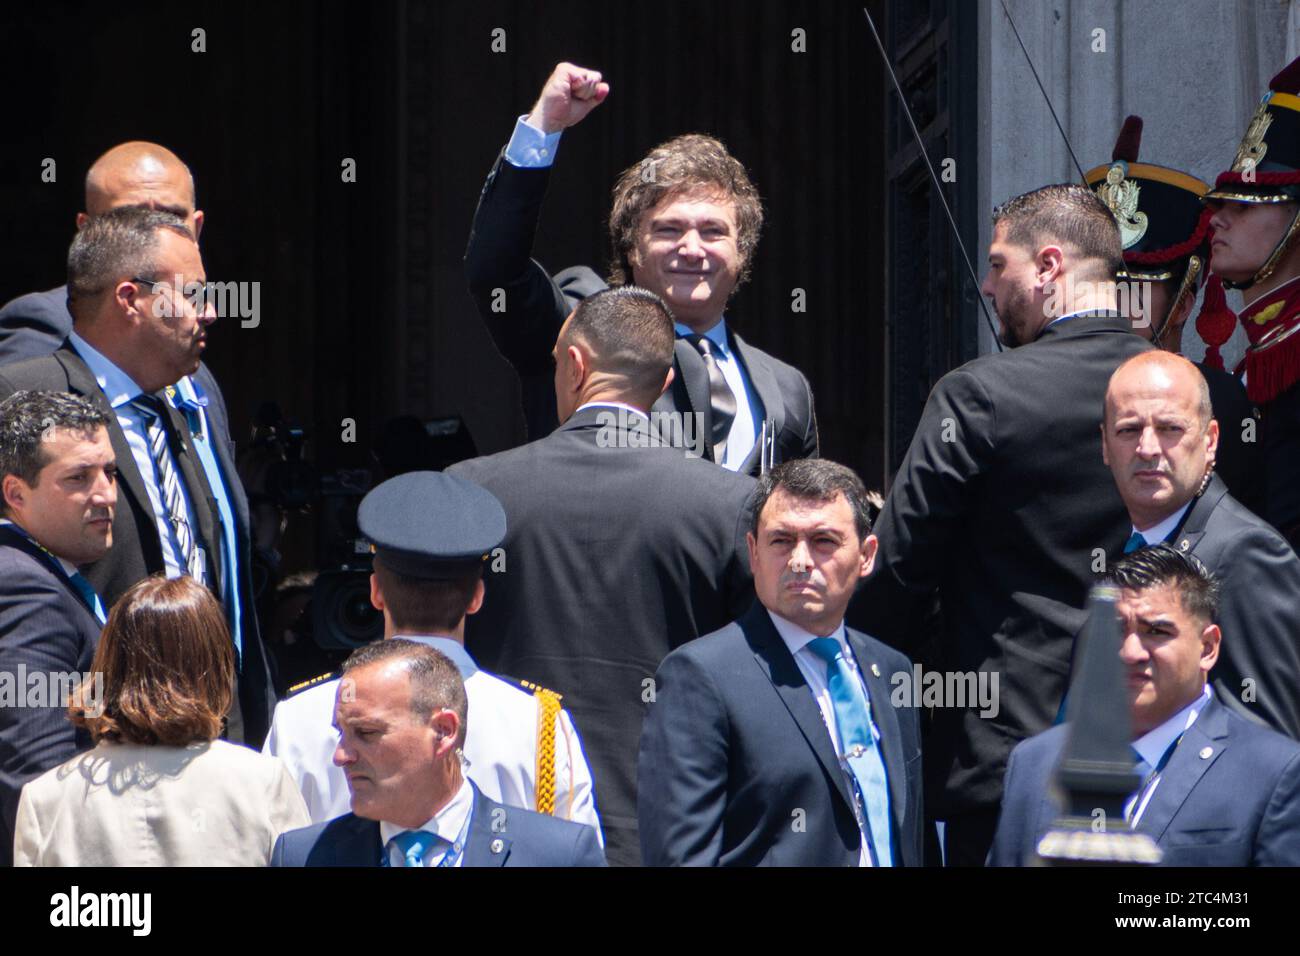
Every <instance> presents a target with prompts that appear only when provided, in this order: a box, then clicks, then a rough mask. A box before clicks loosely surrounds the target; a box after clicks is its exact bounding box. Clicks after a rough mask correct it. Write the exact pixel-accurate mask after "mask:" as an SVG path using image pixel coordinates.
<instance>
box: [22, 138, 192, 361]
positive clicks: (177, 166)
mask: <svg viewBox="0 0 1300 956" xmlns="http://www.w3.org/2000/svg"><path fill="white" fill-rule="evenodd" d="M195 205H196V203H195V194H194V177H193V176H192V175H191V174H190V171H189V168H188V167H187V166H186V165H185V164H184V163H183V162H181V160H180V157H178V156H177V155H176V154H175V153H173V152H172V151H171V150H169V149H168V148H167V147H165V146H160V145H158V144H157V143H144V142H139V141H132V142H128V143H120V144H119V145H117V146H114V147H113V148H112V149H110V150H108V152H106V153H104V155H102V156H100V157H99V158H98V159H97V160H95V162H94V163H93V164H92V165H91V167H90V169H89V170H88V171H87V173H86V193H85V208H84V211H82V212H79V213H77V228H78V229H80V228H81V227H82V226H84V225H85V224H86V222H87V220H89V219H90V217H91V216H98V215H102V214H103V213H106V212H108V211H109V210H110V209H117V208H120V207H122V206H138V207H140V208H142V209H157V210H160V211H163V212H170V213H172V214H173V215H176V216H180V217H181V218H182V219H184V220H185V225H186V226H187V227H188V228H189V230H190V232H191V233H193V235H194V238H195V240H196V241H197V240H198V238H199V235H200V233H202V231H203V222H204V214H203V210H202V209H196V208H195ZM71 331H72V313H71V312H69V311H68V287H67V286H59V287H58V288H57V289H49V290H47V291H44V292H29V293H27V294H26V295H21V296H19V297H18V298H16V299H12V300H10V301H9V302H7V303H5V305H4V307H3V308H0V365H9V364H12V363H14V362H21V361H22V360H24V359H29V358H40V357H41V356H43V355H49V354H51V353H52V352H54V351H55V350H56V349H58V347H59V346H60V345H62V344H63V342H64V340H65V339H66V338H67V337H68V334H69V333H70V332H71Z"/></svg>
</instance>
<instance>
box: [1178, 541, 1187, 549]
mask: <svg viewBox="0 0 1300 956" xmlns="http://www.w3.org/2000/svg"><path fill="white" fill-rule="evenodd" d="M1178 550H1179V551H1186V550H1187V539H1186V538H1183V540H1182V541H1179V542H1178Z"/></svg>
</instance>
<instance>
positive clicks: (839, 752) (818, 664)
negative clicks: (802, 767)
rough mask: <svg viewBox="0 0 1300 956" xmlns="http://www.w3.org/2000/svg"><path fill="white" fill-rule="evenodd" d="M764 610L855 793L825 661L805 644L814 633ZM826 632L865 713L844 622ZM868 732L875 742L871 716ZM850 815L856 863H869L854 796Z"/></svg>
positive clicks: (864, 823) (863, 823)
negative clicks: (859, 839)
mask: <svg viewBox="0 0 1300 956" xmlns="http://www.w3.org/2000/svg"><path fill="white" fill-rule="evenodd" d="M767 613H768V616H769V617H771V618H772V623H773V624H774V625H776V631H777V633H778V634H780V635H781V640H783V641H785V646H786V647H787V648H789V650H790V655H791V656H792V657H793V658H794V662H795V664H796V665H797V666H798V667H799V673H801V674H803V679H804V680H805V681H807V683H808V689H809V690H810V691H811V692H812V695H813V700H815V701H817V708H818V709H819V710H820V711H821V712H822V721H823V722H824V723H825V724H826V732H827V733H828V734H830V738H831V747H832V748H833V749H834V750H835V756H837V757H839V758H840V771H841V772H842V773H843V774H844V780H845V783H847V784H848V788H849V793H851V794H853V793H857V789H856V788H857V782H856V780H855V779H854V777H853V771H852V770H850V769H849V765H848V762H847V761H846V760H845V758H844V751H843V749H842V748H841V747H840V734H839V727H838V725H837V724H836V723H835V704H834V702H833V701H832V700H831V689H830V685H829V684H828V683H827V681H826V661H825V660H823V659H822V658H820V657H818V656H817V653H816V652H815V651H813V650H812V649H811V648H809V647H808V645H809V644H810V643H811V642H812V641H813V640H815V639H816V637H817V635H816V634H810V633H809V632H808V631H805V630H804V629H803V628H801V627H800V626H799V625H798V624H794V623H792V622H790V621H787V620H786V619H785V618H783V617H781V616H780V615H778V614H773V613H772V612H771V611H768V612H767ZM827 636H829V637H833V638H835V640H837V641H839V644H840V653H841V654H843V655H844V660H846V661H847V662H848V665H849V670H850V671H851V672H852V674H853V679H854V680H855V681H857V682H858V687H860V688H861V689H862V696H863V697H865V698H866V700H867V709H868V713H869V712H870V709H871V694H870V693H868V692H867V685H866V684H865V683H863V680H862V675H861V674H860V673H859V672H858V662H857V660H855V659H854V657H853V649H852V648H850V647H849V642H848V639H847V637H846V636H845V633H844V622H843V621H841V622H840V626H839V627H838V628H836V629H835V633H833V634H830V635H827ZM871 736H872V737H873V738H874V739H875V741H876V743H877V744H879V743H880V730H879V728H877V727H876V720H875V718H874V717H872V718H871ZM853 816H854V817H855V818H856V819H857V821H858V831H859V833H860V834H861V836H862V843H861V847H860V849H859V852H858V866H871V848H870V846H869V845H868V842H867V816H866V814H865V813H864V812H863V810H862V807H860V806H858V801H857V800H854V801H853Z"/></svg>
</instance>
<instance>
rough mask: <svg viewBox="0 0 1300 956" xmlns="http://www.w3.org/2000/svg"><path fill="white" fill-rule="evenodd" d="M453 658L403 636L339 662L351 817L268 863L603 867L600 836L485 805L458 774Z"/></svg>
mask: <svg viewBox="0 0 1300 956" xmlns="http://www.w3.org/2000/svg"><path fill="white" fill-rule="evenodd" d="M467 701H468V699H467V698H466V696H465V685H464V682H463V681H462V679H461V676H460V671H459V670H458V669H457V667H456V665H455V664H454V663H452V661H451V660H450V659H449V658H447V657H446V656H445V655H443V654H442V653H440V652H439V651H436V650H434V649H433V648H432V647H428V646H427V645H424V644H420V643H417V642H415V641H407V640H403V639H402V638H400V637H394V638H390V639H388V640H384V641H377V642H376V643H374V644H370V645H368V646H366V647H363V648H361V649H360V650H357V651H354V652H353V653H352V655H351V656H350V657H349V658H348V659H347V661H346V662H345V663H344V665H343V679H342V680H341V681H340V682H339V690H338V698H337V704H336V706H335V711H334V725H335V726H336V727H337V728H338V731H339V743H338V747H337V749H336V750H335V752H334V762H335V763H336V764H337V765H338V766H340V767H342V768H343V769H344V770H345V771H346V772H347V775H348V787H349V788H350V790H351V791H352V812H351V813H347V814H344V815H343V816H341V817H337V818H336V819H334V820H330V821H329V822H327V823H318V824H315V825H314V826H310V827H304V828H303V829H300V830H290V831H289V832H288V833H285V834H284V835H283V836H281V837H280V838H279V839H278V840H277V841H276V844H275V849H274V850H273V851H272V854H271V865H272V866H397V867H439V868H442V867H498V866H604V865H605V858H604V855H603V854H602V853H601V850H600V844H599V842H598V841H597V838H596V831H595V829H593V828H592V827H589V826H584V825H582V824H580V823H570V822H569V821H567V820H558V819H556V818H554V817H549V816H546V815H545V814H541V813H535V812H533V811H531V810H523V809H520V808H518V807H506V806H504V805H502V804H500V803H497V802H495V801H494V800H489V799H488V798H487V797H485V796H484V795H483V794H482V792H481V791H480V790H479V789H478V787H476V786H475V785H474V784H473V783H472V782H471V781H470V780H469V778H467V777H466V776H465V774H464V768H463V766H462V764H463V760H462V756H461V747H462V746H463V745H464V742H465V730H466V727H467V726H468V719H469V714H468V703H467Z"/></svg>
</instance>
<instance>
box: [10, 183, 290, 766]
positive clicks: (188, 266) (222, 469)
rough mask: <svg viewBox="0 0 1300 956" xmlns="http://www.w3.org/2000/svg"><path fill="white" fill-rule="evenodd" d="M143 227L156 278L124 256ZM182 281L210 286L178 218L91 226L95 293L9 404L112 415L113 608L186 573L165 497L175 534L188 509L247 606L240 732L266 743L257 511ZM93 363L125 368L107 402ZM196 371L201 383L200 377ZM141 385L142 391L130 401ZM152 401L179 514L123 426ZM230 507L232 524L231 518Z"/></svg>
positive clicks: (81, 261)
mask: <svg viewBox="0 0 1300 956" xmlns="http://www.w3.org/2000/svg"><path fill="white" fill-rule="evenodd" d="M133 230H144V232H145V233H146V234H154V235H156V237H157V241H158V246H157V250H156V255H155V258H154V261H152V262H151V263H148V265H151V266H153V267H154V270H153V272H151V274H150V275H148V276H138V275H136V273H137V272H138V271H139V268H140V264H139V263H136V264H134V265H132V263H131V262H130V260H129V257H124V256H123V255H121V254H120V251H119V252H115V251H114V250H120V246H119V239H116V238H114V236H115V235H117V234H121V233H126V232H131V231H133ZM91 247H94V249H92V248H91ZM92 251H93V252H95V254H94V255H91V252H92ZM105 262H107V263H108V266H107V267H105V266H104V265H103V263H105ZM114 267H116V268H117V269H118V271H117V272H116V273H114V274H112V275H98V274H97V272H99V271H103V269H104V268H108V269H109V271H110V272H112V271H113V268H114ZM122 270H125V271H122ZM177 274H180V275H183V276H187V277H188V278H187V279H186V283H187V284H188V283H198V282H199V280H201V279H202V277H203V276H202V260H201V259H200V257H199V255H198V249H197V246H195V244H194V242H193V240H192V239H191V238H189V234H188V232H187V228H186V226H185V224H184V222H183V221H182V220H180V219H179V218H178V217H175V216H172V215H170V214H168V213H163V212H152V211H148V210H141V209H137V208H119V209H117V210H114V211H113V212H110V213H107V214H105V215H104V216H100V217H96V218H95V219H94V220H91V222H90V224H88V225H87V226H85V227H84V228H83V229H82V231H81V232H79V233H78V236H77V238H76V239H75V240H74V242H73V247H72V250H71V251H70V254H69V277H70V286H71V287H72V288H73V289H74V292H75V291H76V290H78V289H82V287H83V286H84V289H83V290H82V292H81V293H80V295H79V297H78V298H76V299H75V300H74V301H75V305H74V307H75V309H76V321H75V323H74V335H73V337H72V338H70V339H69V340H68V341H66V342H64V343H63V344H62V345H61V346H60V348H59V349H58V350H57V351H56V352H54V353H53V354H51V355H46V356H43V357H41V358H35V359H29V360H26V361H23V362H19V363H17V364H15V365H8V366H5V367H4V368H3V369H0V395H7V394H10V393H12V392H14V391H17V390H19V389H50V390H56V391H68V392H72V393H73V394H76V395H82V396H84V397H86V398H88V399H89V400H90V401H92V402H93V403H94V404H95V405H97V406H98V407H99V408H101V409H103V410H104V411H105V412H108V413H110V415H111V418H112V420H111V421H110V423H109V429H108V431H109V437H110V439H111V441H112V443H113V449H114V451H115V453H116V455H117V461H118V468H119V477H120V486H121V491H122V499H123V500H122V506H121V507H119V508H118V509H117V513H116V516H115V518H114V540H115V542H116V546H115V547H114V548H113V550H112V551H111V552H110V553H109V554H108V555H107V556H106V557H105V558H104V559H103V560H100V561H97V562H95V563H94V564H93V565H92V566H90V567H88V568H87V570H86V576H87V577H88V578H89V579H90V581H91V583H92V584H94V586H95V588H96V590H97V591H98V592H99V593H100V594H101V596H102V597H103V599H104V601H105V603H107V604H109V605H111V604H112V603H113V602H114V601H116V599H117V598H118V597H119V596H120V595H121V594H122V593H123V592H124V591H125V590H126V589H127V588H128V587H130V586H131V585H132V584H134V583H135V582H136V581H139V580H140V579H141V578H143V577H145V576H147V575H149V574H153V573H157V572H159V571H165V570H169V568H171V570H173V572H174V571H175V568H174V567H172V566H171V565H169V563H168V560H167V557H166V553H165V546H164V542H163V537H162V533H161V531H160V527H159V519H158V511H157V510H156V509H155V505H154V500H153V497H156V498H157V502H158V508H161V509H163V513H164V514H172V517H171V519H170V523H169V526H168V527H169V532H173V529H176V528H177V518H176V515H175V514H174V513H173V511H175V512H184V513H185V515H184V518H185V520H184V524H185V526H186V528H188V529H189V535H190V539H191V541H192V542H193V543H194V545H195V548H196V550H195V551H194V552H193V556H194V558H193V560H194V562H195V564H196V566H198V567H201V568H202V571H203V574H204V580H205V581H206V583H208V584H209V586H210V587H212V589H213V591H214V593H216V594H217V596H218V598H219V599H220V600H222V602H223V604H224V605H225V607H226V609H227V613H228V616H230V617H231V618H232V619H233V616H234V613H235V610H236V609H238V613H239V622H240V640H241V650H240V662H239V676H238V683H239V700H238V705H237V707H236V710H235V711H234V712H232V716H231V721H230V728H229V734H230V736H231V737H232V739H236V740H241V741H243V742H247V743H250V744H260V741H261V740H262V738H263V737H264V736H265V735H266V731H267V728H268V726H269V721H270V711H271V707H272V706H273V704H274V696H273V693H272V690H271V682H270V675H269V672H268V669H267V660H266V655H265V651H264V649H263V646H262V640H261V635H260V632H259V629H258V625H257V619H256V614H255V611H254V604H253V598H252V577H251V565H250V559H249V554H250V550H249V549H250V545H249V540H250V539H249V524H248V502H247V498H246V497H245V495H244V491H243V488H242V486H241V485H240V482H239V479H238V476H237V473H236V471H235V462H234V445H233V443H232V442H231V440H230V432H229V424H228V420H227V417H226V409H225V403H224V401H223V400H222V397H221V392H220V389H219V388H218V387H217V384H216V382H215V380H214V379H213V378H212V376H211V373H210V372H208V370H207V369H206V368H202V367H200V362H199V355H200V354H201V352H202V350H203V348H204V347H205V344H206V328H207V326H208V325H209V324H210V323H211V322H212V321H213V319H214V318H215V313H214V312H213V311H212V308H211V305H210V304H208V305H205V306H204V308H203V309H202V310H199V309H197V308H196V307H195V305H194V304H193V303H191V302H189V300H188V299H186V298H184V296H183V295H182V294H181V292H182V291H184V290H178V289H176V288H174V285H175V279H174V276H175V275H177ZM159 277H162V281H159V282H156V283H152V285H151V284H150V282H146V281H143V280H154V279H156V278H159ZM196 287H197V286H196ZM95 353H98V354H95ZM110 354H111V355H112V356H113V358H110V357H109V356H110ZM91 358H93V360H94V361H95V362H96V363H97V364H98V365H99V366H101V367H103V368H110V367H113V368H115V369H116V372H115V374H116V375H120V376H121V379H120V380H119V381H117V382H116V383H115V384H114V385H112V386H110V387H112V388H113V395H112V396H109V395H106V394H105V393H104V390H103V388H101V386H100V383H99V381H97V379H96V373H95V372H93V371H92V369H91V367H90V365H89V364H88V363H89V361H90V360H91ZM126 366H130V367H131V370H130V371H127V370H126ZM190 375H192V376H193V377H192V379H187V378H186V377H187V376H190ZM172 386H175V388H172ZM128 387H134V388H135V392H133V393H132V394H131V395H128V394H126V392H125V391H119V388H121V389H126V388H128ZM140 395H145V396H150V395H152V401H153V403H154V404H153V407H154V409H155V414H156V415H157V422H158V427H159V428H160V429H161V431H162V433H163V435H164V436H165V445H166V452H167V453H168V455H169V456H170V457H169V460H170V462H171V463H172V465H173V469H174V474H175V475H176V479H177V484H178V486H179V487H180V488H181V489H182V491H183V496H182V498H181V500H180V501H179V503H178V504H177V507H176V508H175V509H173V508H172V507H170V504H169V501H168V500H167V493H166V490H165V487H164V485H165V484H166V483H165V482H164V483H163V484H160V483H159V481H158V478H157V477H156V475H157V471H156V470H155V466H154V463H153V462H152V461H151V462H150V465H149V468H148V469H147V470H142V468H141V466H140V465H139V464H138V461H137V457H136V453H135V452H134V451H133V449H132V446H131V444H130V442H129V440H128V436H127V433H126V431H125V429H124V428H123V426H122V424H121V421H120V416H121V415H123V414H125V413H126V412H127V411H128V410H129V409H130V407H131V404H130V402H128V401H127V399H132V398H133V397H137V396H140ZM141 427H142V428H143V426H141ZM141 434H142V435H143V434H144V432H143V431H141ZM142 442H143V439H142ZM200 443H204V444H200ZM140 448H141V449H143V450H142V451H141V452H140V453H141V454H142V455H148V456H150V457H151V458H152V457H153V455H154V450H153V449H150V448H148V447H146V446H145V445H144V444H141V446H140ZM158 451H162V449H158ZM205 455H210V458H209V461H210V462H211V465H212V469H211V470H212V472H213V474H214V475H215V474H217V473H218V472H219V475H220V478H221V482H222V487H221V488H220V489H218V490H214V489H213V487H212V483H211V482H210V481H209V478H208V472H209V467H208V465H207V464H205V461H204V456H205ZM223 498H224V502H223ZM226 510H228V513H229V517H230V522H229V524H227V522H226V521H225V520H224V517H223V514H224V512H225V511H226ZM231 525H233V528H232V527H230V526H231ZM174 533H175V534H176V535H179V533H180V532H179V530H176V531H174ZM169 538H170V540H169V542H168V544H167V545H166V548H170V549H171V553H172V555H173V559H172V563H173V564H175V563H177V556H178V555H179V554H180V552H179V548H180V545H179V543H178V542H179V541H180V538H179V537H174V538H173V537H171V534H169ZM228 539H229V540H232V541H233V542H234V546H233V548H231V547H228V546H227V540H228ZM200 551H201V553H200ZM232 552H233V553H232ZM232 558H233V561H232ZM232 564H233V567H234V568H235V569H236V570H235V572H234V573H233V574H232V573H231V571H230V568H231V567H232Z"/></svg>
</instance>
